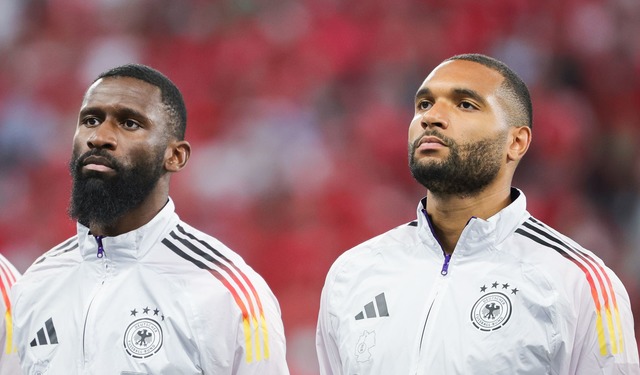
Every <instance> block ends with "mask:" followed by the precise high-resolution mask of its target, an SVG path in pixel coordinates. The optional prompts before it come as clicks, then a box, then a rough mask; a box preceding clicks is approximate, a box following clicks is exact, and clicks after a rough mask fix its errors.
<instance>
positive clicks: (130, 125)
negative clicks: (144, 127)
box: [122, 120, 140, 130]
mask: <svg viewBox="0 0 640 375" xmlns="http://www.w3.org/2000/svg"><path fill="white" fill-rule="evenodd" d="M122 126H123V127H124V128H125V129H130V130H133V129H138V128H140V124H139V123H138V122H136V121H134V120H125V121H124V122H123V123H122Z"/></svg>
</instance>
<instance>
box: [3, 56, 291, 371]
mask: <svg viewBox="0 0 640 375" xmlns="http://www.w3.org/2000/svg"><path fill="white" fill-rule="evenodd" d="M185 128H186V110H185V105H184V102H183V99H182V95H181V94H180V91H179V90H178V88H177V87H176V86H175V85H174V84H173V83H172V82H171V81H170V80H169V79H168V78H167V77H165V76H164V75H163V74H161V73H160V72H158V71H156V70H154V69H152V68H149V67H147V66H143V65H136V64H131V65H124V66H120V67H116V68H114V69H111V70H109V71H107V72H105V73H103V74H101V75H100V76H99V77H98V78H97V79H96V80H95V81H94V82H93V84H92V85H91V86H90V87H89V88H88V90H87V92H86V93H85V95H84V99H83V102H82V106H81V108H80V114H79V117H78V123H77V127H76V132H75V136H74V140H73V154H72V158H71V161H70V163H69V166H70V170H71V175H72V177H73V191H72V194H71V203H70V208H69V213H70V216H71V217H72V218H74V219H77V221H78V224H77V235H76V236H74V237H72V238H70V239H68V240H66V241H64V242H62V243H61V244H60V245H58V246H56V247H54V248H53V249H51V250H50V251H48V252H46V253H45V254H44V255H43V256H41V257H40V258H39V259H37V260H36V262H35V263H34V264H33V265H32V266H31V267H30V268H29V269H28V270H27V272H26V273H25V275H24V277H23V278H22V279H21V280H20V282H19V283H17V284H16V285H15V287H14V290H13V295H12V298H13V302H14V310H13V317H14V327H15V340H14V341H15V342H16V344H17V346H18V353H19V355H20V358H21V363H22V368H23V370H24V371H25V373H26V374H44V373H46V374H65V375H68V374H216V375H217V374H238V375H244V374H288V369H287V365H286V362H285V338H284V332H283V326H282V320H281V316H280V309H279V306H278V302H277V300H276V299H275V297H274V296H273V294H272V293H271V291H270V289H269V287H268V286H267V284H266V283H265V281H264V280H263V279H262V278H261V277H260V276H259V275H258V274H257V273H255V271H253V269H251V268H250V267H249V266H248V265H247V264H246V263H245V262H244V261H243V260H242V258H241V257H240V256H239V255H238V254H236V253H234V252H233V251H231V250H230V249H229V248H227V247H226V246H225V245H223V244H222V243H220V242H219V241H218V240H216V239H215V238H213V237H211V236H209V235H207V234H205V233H203V232H200V231H198V230H197V229H195V228H193V227H191V226H189V225H188V224H187V223H185V222H183V221H181V220H180V218H179V217H178V215H177V214H176V212H175V207H174V203H173V201H172V200H171V199H170V198H169V179H170V176H171V174H172V173H175V172H179V171H180V170H182V169H183V168H184V167H185V165H186V164H187V161H188V159H189V155H190V153H191V147H190V145H189V143H188V142H187V141H185V139H184V136H185Z"/></svg>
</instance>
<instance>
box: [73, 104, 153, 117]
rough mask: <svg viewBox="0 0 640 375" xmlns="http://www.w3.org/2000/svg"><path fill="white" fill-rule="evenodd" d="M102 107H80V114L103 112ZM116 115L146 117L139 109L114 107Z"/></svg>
mask: <svg viewBox="0 0 640 375" xmlns="http://www.w3.org/2000/svg"><path fill="white" fill-rule="evenodd" d="M104 112H105V111H104V109H102V108H100V107H85V108H82V110H80V116H81V117H82V116H86V115H90V114H95V115H98V114H104ZM116 115H117V116H118V117H120V118H123V117H126V118H136V119H146V118H147V116H146V115H145V114H144V113H142V112H140V111H136V110H135V109H132V108H118V109H116Z"/></svg>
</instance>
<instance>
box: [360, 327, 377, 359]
mask: <svg viewBox="0 0 640 375" xmlns="http://www.w3.org/2000/svg"><path fill="white" fill-rule="evenodd" d="M374 346H376V331H371V332H369V331H364V332H363V333H362V336H360V338H359V339H358V343H357V344H356V361H358V362H366V361H368V360H370V359H371V351H370V349H371V348H372V347H374Z"/></svg>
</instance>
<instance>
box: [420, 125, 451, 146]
mask: <svg viewBox="0 0 640 375" xmlns="http://www.w3.org/2000/svg"><path fill="white" fill-rule="evenodd" d="M424 137H438V138H439V139H440V140H442V142H443V143H444V145H445V146H447V147H452V146H454V145H455V144H456V142H455V141H454V140H453V139H451V138H449V137H447V136H446V135H444V134H442V133H440V132H439V131H437V130H431V129H427V130H425V131H424V132H423V133H422V134H420V136H418V137H416V140H415V141H413V143H412V144H411V146H412V148H413V149H416V148H418V146H419V143H420V140H421V139H422V138H424Z"/></svg>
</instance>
